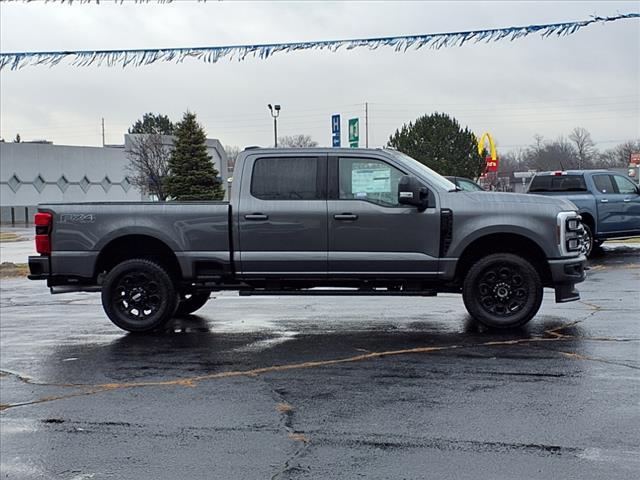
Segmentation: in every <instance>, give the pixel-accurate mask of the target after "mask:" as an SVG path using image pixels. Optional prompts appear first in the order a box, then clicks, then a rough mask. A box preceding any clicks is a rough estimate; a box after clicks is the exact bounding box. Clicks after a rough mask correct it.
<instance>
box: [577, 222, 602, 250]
mask: <svg viewBox="0 0 640 480" xmlns="http://www.w3.org/2000/svg"><path fill="white" fill-rule="evenodd" d="M582 228H583V229H584V230H583V234H582V253H583V254H584V255H585V257H587V258H591V256H592V255H593V253H594V250H595V249H597V248H598V247H599V246H600V245H601V244H602V242H598V241H597V240H595V239H594V238H593V231H592V230H591V227H590V226H589V225H587V224H586V223H583V224H582Z"/></svg>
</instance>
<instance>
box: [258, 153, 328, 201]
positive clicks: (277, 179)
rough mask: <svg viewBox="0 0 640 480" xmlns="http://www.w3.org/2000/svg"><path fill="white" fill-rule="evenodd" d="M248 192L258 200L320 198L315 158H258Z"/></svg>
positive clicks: (316, 159)
mask: <svg viewBox="0 0 640 480" xmlns="http://www.w3.org/2000/svg"><path fill="white" fill-rule="evenodd" d="M251 195H253V196H254V197H256V198H259V199H261V200H321V199H322V192H321V191H320V188H318V158H317V157H281V158H277V157H276V158H274V157H270V158H259V159H258V160H256V162H255V163H254V165H253V175H252V176H251Z"/></svg>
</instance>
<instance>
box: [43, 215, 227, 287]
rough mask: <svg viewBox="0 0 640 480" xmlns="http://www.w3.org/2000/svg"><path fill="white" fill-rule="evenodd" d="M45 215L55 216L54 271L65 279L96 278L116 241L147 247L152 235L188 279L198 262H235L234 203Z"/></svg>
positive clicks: (51, 266) (52, 234)
mask: <svg viewBox="0 0 640 480" xmlns="http://www.w3.org/2000/svg"><path fill="white" fill-rule="evenodd" d="M39 211H40V212H49V213H51V214H52V215H53V230H52V232H51V243H52V249H51V256H50V258H51V265H50V269H51V270H50V271H52V272H55V273H56V274H59V275H73V276H78V277H83V278H91V277H94V276H95V275H96V265H97V263H98V261H99V258H98V256H99V255H100V252H104V251H105V249H106V248H107V247H108V246H109V245H110V244H112V245H115V244H113V243H112V242H115V241H119V242H121V243H122V242H124V244H125V245H126V244H127V242H133V241H135V242H138V243H142V244H144V243H145V238H147V237H148V238H154V239H158V240H159V241H161V242H163V243H164V244H165V245H166V246H167V247H168V248H169V249H170V250H172V251H173V252H174V253H175V255H176V257H177V259H178V262H179V264H180V268H181V269H182V273H183V274H185V276H186V277H190V276H193V275H194V273H195V269H196V268H197V265H196V264H197V263H200V264H206V263H208V262H209V263H212V264H217V263H219V264H220V265H226V266H228V265H230V264H231V249H232V247H231V232H230V228H229V225H230V215H231V206H230V204H229V203H228V202H166V203H160V202H117V203H113V202H109V203H48V204H42V205H40V206H39ZM115 248H116V250H117V249H118V247H117V246H116V247H115ZM114 253H115V254H117V252H114ZM218 268H222V267H216V268H214V270H216V269H218Z"/></svg>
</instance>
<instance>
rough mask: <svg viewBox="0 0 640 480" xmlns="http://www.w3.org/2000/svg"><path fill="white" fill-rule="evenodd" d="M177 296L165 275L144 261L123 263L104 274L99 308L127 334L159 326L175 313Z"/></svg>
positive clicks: (166, 274)
mask: <svg viewBox="0 0 640 480" xmlns="http://www.w3.org/2000/svg"><path fill="white" fill-rule="evenodd" d="M177 303H178V294H177V293H176V290H175V287H174V284H173V280H172V279H171V276H170V275H169V273H168V272H167V271H166V270H165V269H164V267H162V266H161V265H159V264H157V263H155V262H152V261H150V260H146V259H141V258H140V259H133V260H126V261H124V262H122V263H120V264H118V265H116V266H115V267H114V268H113V269H112V270H111V271H110V272H109V273H107V275H106V277H105V279H104V283H103V285H102V306H103V308H104V311H105V312H106V314H107V316H108V317H109V319H110V320H111V321H112V322H113V323H115V324H116V325H117V326H118V327H120V328H122V329H123V330H127V331H128V332H149V331H151V330H155V329H158V328H160V327H162V326H163V325H164V324H165V323H166V322H168V321H169V320H170V319H171V317H172V316H173V313H174V312H175V311H176V306H177Z"/></svg>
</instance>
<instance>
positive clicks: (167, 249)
mask: <svg viewBox="0 0 640 480" xmlns="http://www.w3.org/2000/svg"><path fill="white" fill-rule="evenodd" d="M35 224H36V247H37V251H38V252H39V254H40V255H39V256H32V257H29V268H30V276H29V278H31V279H33V280H46V281H47V284H48V286H49V287H50V288H51V291H52V293H64V292H69V291H78V290H81V291H100V292H101V294H102V304H103V307H104V310H105V312H106V314H107V316H108V317H109V318H110V319H111V320H112V321H113V322H114V323H115V324H116V325H117V326H119V327H121V328H123V329H125V330H128V331H136V332H141V331H150V330H154V329H157V328H160V327H162V326H163V325H164V324H165V323H166V322H167V321H168V320H169V319H170V318H172V317H173V316H174V315H183V314H188V313H191V312H194V311H196V310H197V309H198V308H200V307H201V306H202V305H204V303H205V302H206V301H207V300H208V299H209V297H210V294H211V292H212V291H218V290H237V291H239V292H240V295H400V296H403V295H404V296H434V295H436V294H437V293H439V292H455V293H460V294H462V298H463V301H464V304H465V306H466V308H467V310H468V311H469V313H470V314H471V316H472V317H474V318H475V319H477V321H479V322H481V323H482V324H484V325H487V326H489V327H495V328H510V327H516V326H519V325H523V324H525V323H526V322H528V321H529V320H531V318H533V317H534V315H535V314H536V313H537V311H538V309H539V307H540V304H541V302H542V293H543V287H551V288H554V289H555V300H556V302H568V301H572V300H577V299H579V294H578V292H577V291H576V289H575V284H576V283H578V282H581V281H583V280H584V278H585V272H584V263H585V257H584V255H583V251H582V248H583V247H582V242H581V239H582V236H583V230H582V228H583V227H582V224H581V222H580V217H579V215H578V212H577V211H576V208H575V206H574V205H573V204H572V203H570V202H568V201H566V200H562V199H556V198H549V197H542V196H533V195H516V194H505V193H490V192H465V191H462V190H460V189H458V188H456V186H455V185H454V184H453V183H451V182H450V181H448V180H447V179H445V178H444V177H442V176H440V175H439V174H437V173H436V172H434V171H433V170H431V169H429V168H428V167H426V166H425V165H423V164H421V163H419V162H417V161H416V160H414V159H412V158H410V157H408V156H407V155H404V154H402V153H400V152H397V151H395V150H389V149H331V148H316V149H247V150H245V151H244V152H242V153H241V154H240V155H239V156H238V159H237V163H236V169H235V177H234V180H233V184H232V188H231V192H230V201H229V202H163V203H158V202H156V203H75V204H44V205H40V206H39V208H38V213H37V214H36V217H35ZM319 287H322V288H319ZM427 309H428V307H427V306H426V305H425V313H426V311H427Z"/></svg>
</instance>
